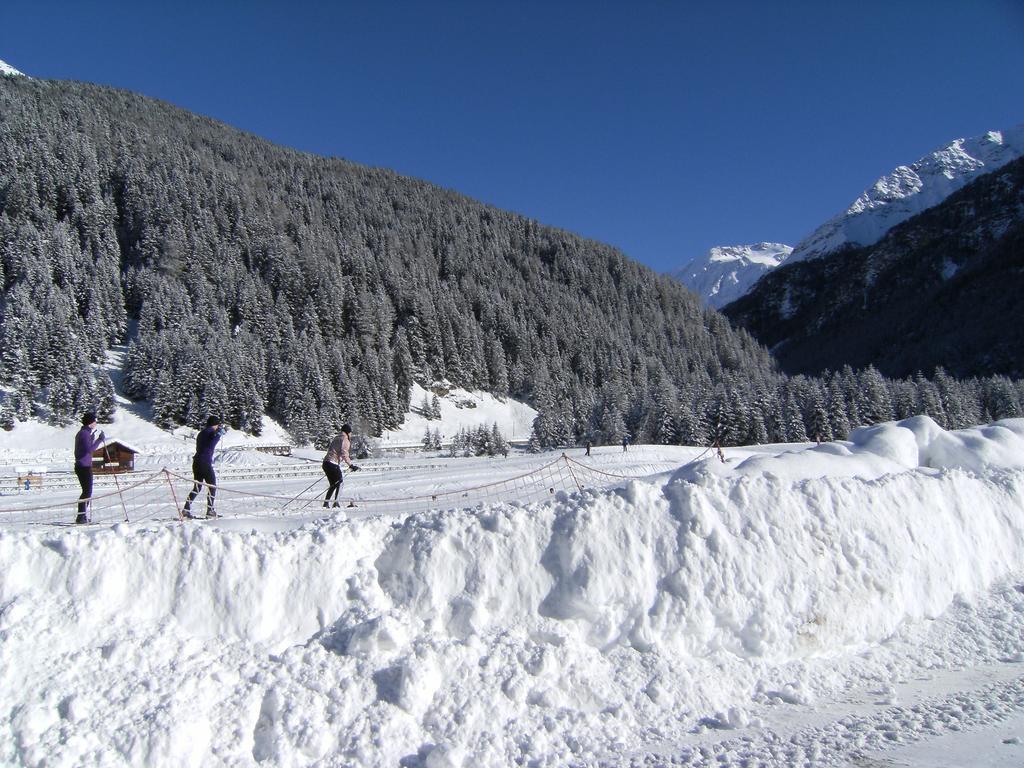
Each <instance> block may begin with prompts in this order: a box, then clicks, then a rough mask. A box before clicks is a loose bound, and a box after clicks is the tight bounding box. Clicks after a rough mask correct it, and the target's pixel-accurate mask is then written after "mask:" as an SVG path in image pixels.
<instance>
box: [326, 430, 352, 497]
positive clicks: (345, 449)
mask: <svg viewBox="0 0 1024 768" xmlns="http://www.w3.org/2000/svg"><path fill="white" fill-rule="evenodd" d="M351 434H352V427H350V426H349V425H348V424H342V425H341V432H340V433H339V434H338V435H336V436H335V438H334V439H333V440H331V444H330V445H329V446H327V455H326V456H324V463H323V464H322V465H321V466H322V467H323V468H324V474H325V475H327V482H328V486H327V495H326V496H324V507H325V508H326V507H329V506H331V503H330V501H331V496H332V494H333V496H334V506H335V507H340V506H341V505H340V504H339V503H338V492H339V491H340V490H341V484H342V483H343V482H344V480H343V479H342V476H341V462H343V461H344V462H345V463H346V464H347V465H348V468H349V469H350V470H351V471H353V472H358V471H359V467H357V466H356V465H355V464H353V463H352V459H351V458H349V455H348V453H349V450H351V448H352V440H351V438H350V436H351Z"/></svg>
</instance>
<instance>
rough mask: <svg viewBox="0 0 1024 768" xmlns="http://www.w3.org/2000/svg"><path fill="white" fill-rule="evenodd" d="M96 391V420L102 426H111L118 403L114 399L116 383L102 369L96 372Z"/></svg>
mask: <svg viewBox="0 0 1024 768" xmlns="http://www.w3.org/2000/svg"><path fill="white" fill-rule="evenodd" d="M94 389H95V391H96V418H97V420H98V421H99V422H100V423H101V424H109V423H111V422H112V421H113V420H114V413H115V411H116V410H117V402H116V401H115V399H114V382H113V381H111V380H110V374H109V373H107V372H106V371H105V370H104V369H102V368H100V369H99V370H98V371H96V377H95V385H94Z"/></svg>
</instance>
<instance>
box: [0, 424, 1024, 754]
mask: <svg viewBox="0 0 1024 768" xmlns="http://www.w3.org/2000/svg"><path fill="white" fill-rule="evenodd" d="M716 462H717V459H715V460H712V461H706V462H703V463H700V464H696V465H692V466H686V467H683V468H681V469H680V470H678V471H677V472H675V473H671V474H668V475H661V476H658V477H654V478H651V479H648V480H643V481H631V482H630V483H629V484H628V485H627V486H626V487H625V488H623V489H620V490H618V491H614V492H607V493H593V492H587V493H584V494H580V495H573V496H567V495H564V494H562V495H560V496H559V497H558V498H557V499H556V500H555V501H553V502H552V503H550V504H543V505H531V506H519V505H516V504H504V505H497V506H494V507H491V508H488V509H485V510H480V511H476V512H449V513H427V514H420V515H415V516H412V517H409V518H407V519H404V520H390V519H383V518H380V519H370V520H362V521H355V522H344V521H343V519H342V518H338V519H334V520H325V521H322V522H319V523H316V524H307V525H304V526H302V527H298V528H295V529H293V530H285V531H278V532H276V533H272V532H258V531H255V530H253V531H246V530H239V529H237V528H231V527H228V526H225V527H182V526H179V525H166V526H160V525H150V526H142V527H133V526H128V525H118V526H114V527H112V528H109V529H95V528H93V529H88V530H80V529H63V530H52V529H48V530H38V531H27V532H26V531H24V530H22V531H4V532H0V574H2V575H3V578H2V581H0V641H2V642H0V701H2V702H4V703H5V704H6V707H7V708H8V712H7V717H6V718H3V719H0V762H12V763H23V764H26V765H41V764H43V763H44V762H47V764H49V762H52V763H55V764H61V763H65V764H73V763H80V762H117V761H121V760H126V761H129V762H132V763H138V762H154V761H157V760H163V759H166V760H168V761H169V762H170V763H171V764H177V765H201V764H208V763H211V762H233V763H240V764H251V763H253V762H258V761H264V760H266V761H269V762H271V763H272V764H275V765H307V764H311V763H313V762H316V761H320V760H323V761H326V762H327V763H328V764H352V763H355V764H360V765H364V764H365V765H382V766H383V765H388V766H392V765H398V764H400V763H401V764H402V765H407V766H459V765H466V766H469V765H474V766H476V765H482V766H505V765H511V764H516V763H517V762H520V761H523V760H526V759H530V760H534V761H536V763H535V764H537V765H564V764H567V763H572V762H586V761H594V760H599V759H601V758H602V756H607V755H611V754H621V753H622V752H623V751H624V750H629V749H635V748H637V746H638V745H642V744H643V743H644V742H645V740H648V739H650V738H653V737H655V736H657V737H661V738H665V737H669V736H673V735H674V736H676V737H680V736H681V735H682V734H683V733H685V731H686V730H687V729H689V728H692V727H693V725H694V724H695V723H696V722H698V721H700V719H701V718H705V719H707V718H711V719H712V720H714V721H715V722H718V723H719V724H721V725H724V726H726V727H728V726H731V725H735V724H737V723H742V722H745V718H746V716H745V715H744V708H745V707H746V706H747V705H748V704H749V703H750V701H751V699H752V697H754V696H756V695H763V693H764V692H765V691H774V692H778V695H779V696H780V697H782V698H783V699H784V700H787V701H806V700H809V698H810V697H812V696H813V695H814V689H815V687H816V686H822V685H826V684H830V685H839V684H841V683H840V682H838V681H831V682H827V681H823V680H821V679H816V678H814V677H813V676H811V675H809V673H807V672H806V670H807V669H810V667H807V666H801V665H804V664H805V662H807V660H810V659H815V658H828V659H832V658H840V657H846V656H849V655H851V654H852V653H853V652H855V651H859V650H862V649H863V648H865V647H867V646H870V645H872V644H876V643H878V642H880V641H883V640H885V639H886V638H888V637H890V636H891V635H892V634H893V633H894V632H896V631H897V630H898V628H899V627H900V626H901V625H903V624H905V623H906V622H908V621H913V620H916V619H919V618H923V617H934V616H938V615H939V614H941V613H942V612H943V611H945V610H946V609H947V608H948V607H949V606H950V605H951V603H952V602H953V601H954V600H957V599H961V600H970V599H971V596H972V595H976V594H978V593H979V592H980V591H982V590H985V589H987V588H988V587H989V586H990V585H991V584H992V583H993V582H994V581H996V580H997V579H1000V578H1002V577H1004V576H1005V575H1006V574H1008V573H1010V572H1012V570H1013V569H1014V568H1019V567H1020V563H1021V562H1024V471H1022V464H1024V420H1008V421H1004V422H1000V423H999V424H996V425H992V426H989V427H982V428H976V429H972V430H964V431H962V432H956V433H947V432H944V431H942V430H941V429H940V428H938V427H937V426H936V425H935V424H934V423H933V422H930V421H929V420H927V419H924V418H917V419H911V420H908V421H906V422H900V423H898V424H888V425H883V426H880V427H874V428H870V429H865V430H860V431H858V432H856V433H854V435H853V436H852V439H851V441H850V442H848V443H837V444H831V445H823V446H819V447H815V448H811V449H809V450H804V451H801V452H795V453H783V454H779V455H775V456H766V455H756V456H752V457H749V458H747V459H745V460H742V461H737V462H733V463H730V464H727V465H725V466H722V465H721V464H720V463H717V464H716ZM801 669H803V670H805V671H804V672H803V673H801V672H800V670H801ZM722 713H724V714H722ZM167 750H170V751H169V752H167ZM165 754H168V755H170V757H168V758H164V757H163V756H164V755H165Z"/></svg>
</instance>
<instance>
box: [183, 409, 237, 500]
mask: <svg viewBox="0 0 1024 768" xmlns="http://www.w3.org/2000/svg"><path fill="white" fill-rule="evenodd" d="M227 431H228V428H227V427H225V426H222V425H221V423H220V418H218V417H217V416H211V417H210V418H208V419H207V420H206V429H204V430H203V431H202V432H200V433H199V434H198V435H196V455H195V456H193V457H192V479H193V480H194V481H195V482H194V483H193V485H192V492H191V493H190V494H189V495H188V499H187V500H186V501H185V509H184V510H183V514H184V515H185V517H195V515H193V514H192V502H193V501H195V500H196V496H198V495H199V492H200V491H201V490H202V489H203V486H204V485H205V486H206V516H207V517H216V516H217V511H216V510H215V509H214V504H215V503H216V501H217V475H216V473H214V471H213V449H214V448H216V447H217V443H218V442H220V439H221V438H222V437H223V436H224V433H225V432H227Z"/></svg>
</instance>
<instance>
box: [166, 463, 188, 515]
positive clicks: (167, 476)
mask: <svg viewBox="0 0 1024 768" xmlns="http://www.w3.org/2000/svg"><path fill="white" fill-rule="evenodd" d="M163 471H164V479H165V480H167V485H168V486H169V487H170V489H171V498H172V499H174V508H175V509H176V510H177V512H178V519H179V520H181V522H185V516H184V515H182V514H181V505H180V504H178V494H176V493H175V492H174V483H172V482H171V473H170V472H168V471H167V467H164V470H163Z"/></svg>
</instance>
